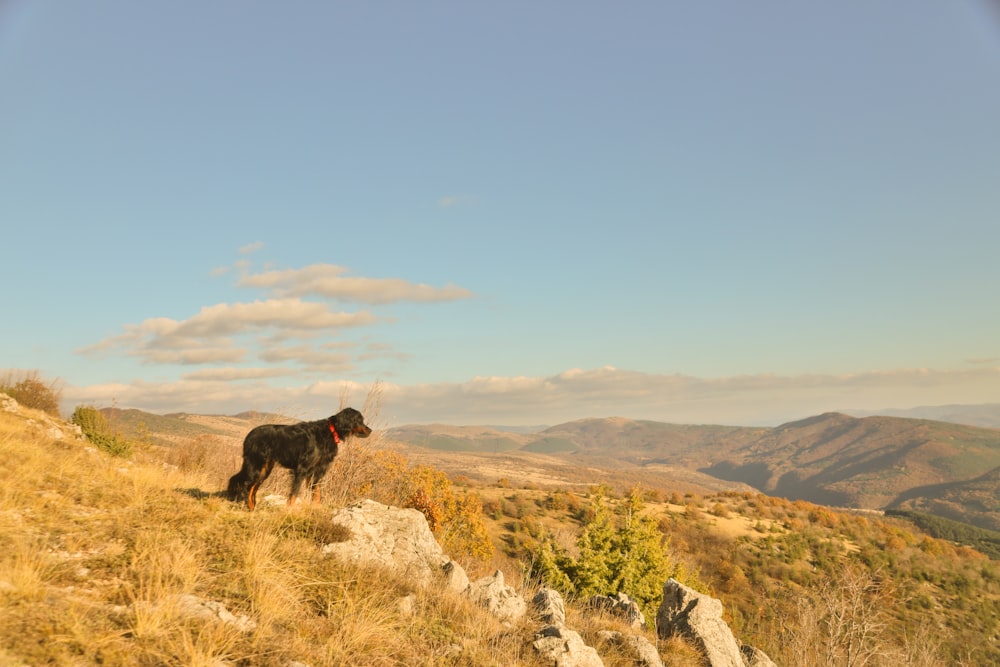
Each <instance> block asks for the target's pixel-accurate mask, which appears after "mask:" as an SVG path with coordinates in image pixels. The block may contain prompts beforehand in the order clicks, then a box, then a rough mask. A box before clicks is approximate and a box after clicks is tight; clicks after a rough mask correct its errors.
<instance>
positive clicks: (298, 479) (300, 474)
mask: <svg viewBox="0 0 1000 667" xmlns="http://www.w3.org/2000/svg"><path fill="white" fill-rule="evenodd" d="M309 477H310V473H309V471H308V470H301V469H298V468H296V470H295V473H294V475H293V476H292V491H291V493H289V494H288V506H289V507H292V506H293V505H295V501H296V500H298V498H299V493H301V492H302V483H303V482H305V481H306V479H307V478H309Z"/></svg>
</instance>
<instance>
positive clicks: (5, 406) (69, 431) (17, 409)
mask: <svg viewBox="0 0 1000 667" xmlns="http://www.w3.org/2000/svg"><path fill="white" fill-rule="evenodd" d="M0 412H9V413H11V414H15V415H17V416H19V417H22V418H24V421H25V423H26V424H27V425H28V426H30V427H31V428H33V429H34V430H35V431H37V432H39V433H41V434H43V435H45V436H46V437H48V438H50V439H52V440H70V441H73V440H81V441H82V440H84V437H83V431H82V430H81V429H80V427H79V426H77V425H76V424H71V423H70V422H65V421H63V420H61V419H57V418H55V417H52V416H50V415H47V414H46V413H44V412H42V411H41V410H32V409H31V408H26V407H24V406H23V405H21V404H20V403H18V402H17V401H16V400H15V399H14V398H12V397H10V396H8V395H7V394H5V393H3V392H0Z"/></svg>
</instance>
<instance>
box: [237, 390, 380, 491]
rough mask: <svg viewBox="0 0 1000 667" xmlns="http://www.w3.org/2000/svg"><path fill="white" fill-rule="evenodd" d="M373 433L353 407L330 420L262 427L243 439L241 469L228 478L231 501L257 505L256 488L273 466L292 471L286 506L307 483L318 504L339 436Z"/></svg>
mask: <svg viewBox="0 0 1000 667" xmlns="http://www.w3.org/2000/svg"><path fill="white" fill-rule="evenodd" d="M371 432H372V430H371V429H370V428H368V427H367V426H366V425H365V418H364V416H362V414H361V413H360V412H358V411H357V410H355V409H354V408H344V409H343V410H341V411H340V412H338V413H337V414H335V415H334V416H332V417H330V418H329V419H320V420H319V421H314V422H301V423H298V424H291V425H287V426H286V425H281V424H263V425H261V426H258V427H256V428H254V429H252V430H251V431H250V432H249V433H247V437H246V438H245V439H244V440H243V467H242V468H240V471H239V472H238V473H236V474H235V475H233V476H232V477H230V478H229V489H228V491H227V493H228V495H229V498H230V499H231V500H245V501H246V504H247V507H248V508H249V509H253V508H254V507H255V506H256V505H257V489H259V488H260V485H261V484H263V482H264V480H265V479H267V477H268V475H270V474H271V470H272V469H273V468H274V464H275V463H279V464H281V465H282V466H284V467H285V468H288V469H290V470H291V471H292V474H293V475H294V476H293V477H292V492H291V494H290V495H289V496H288V505H289V506H291V505H294V504H295V500H296V499H297V498H298V496H299V492H300V491H301V490H302V483H303V482H306V481H308V482H309V487H310V488H311V489H312V492H313V501H314V502H319V495H320V494H319V483H320V480H322V479H323V475H325V474H326V471H327V470H328V469H329V468H330V464H331V463H333V457H335V456H336V455H337V445H339V444H340V442H341V437H344V438H346V437H347V436H350V435H356V436H358V437H360V438H367V437H368V436H369V435H370V434H371Z"/></svg>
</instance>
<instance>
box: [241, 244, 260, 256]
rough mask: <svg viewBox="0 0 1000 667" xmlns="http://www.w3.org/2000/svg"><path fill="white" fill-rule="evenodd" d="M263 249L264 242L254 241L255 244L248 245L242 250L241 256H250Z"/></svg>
mask: <svg viewBox="0 0 1000 667" xmlns="http://www.w3.org/2000/svg"><path fill="white" fill-rule="evenodd" d="M263 247H264V242H263V241H254V242H253V243H248V244H246V245H245V246H242V247H241V248H240V254H241V255H249V254H251V253H255V252H257V251H258V250H260V249H261V248H263Z"/></svg>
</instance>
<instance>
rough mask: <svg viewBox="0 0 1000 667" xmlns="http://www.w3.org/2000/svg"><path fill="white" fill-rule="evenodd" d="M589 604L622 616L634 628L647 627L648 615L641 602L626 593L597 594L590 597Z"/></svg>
mask: <svg viewBox="0 0 1000 667" xmlns="http://www.w3.org/2000/svg"><path fill="white" fill-rule="evenodd" d="M587 604H588V605H589V606H590V607H591V608H592V609H599V610H601V611H604V612H607V613H609V614H611V615H613V616H618V617H620V618H622V619H623V620H624V621H625V622H626V623H628V624H629V625H630V626H632V627H633V628H645V627H646V617H645V616H643V614H642V610H641V609H639V603H638V602H636V601H635V600H631V599H629V596H628V595H626V594H625V593H618V594H617V595H595V596H594V597H592V598H590V600H589V601H588V602H587Z"/></svg>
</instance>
